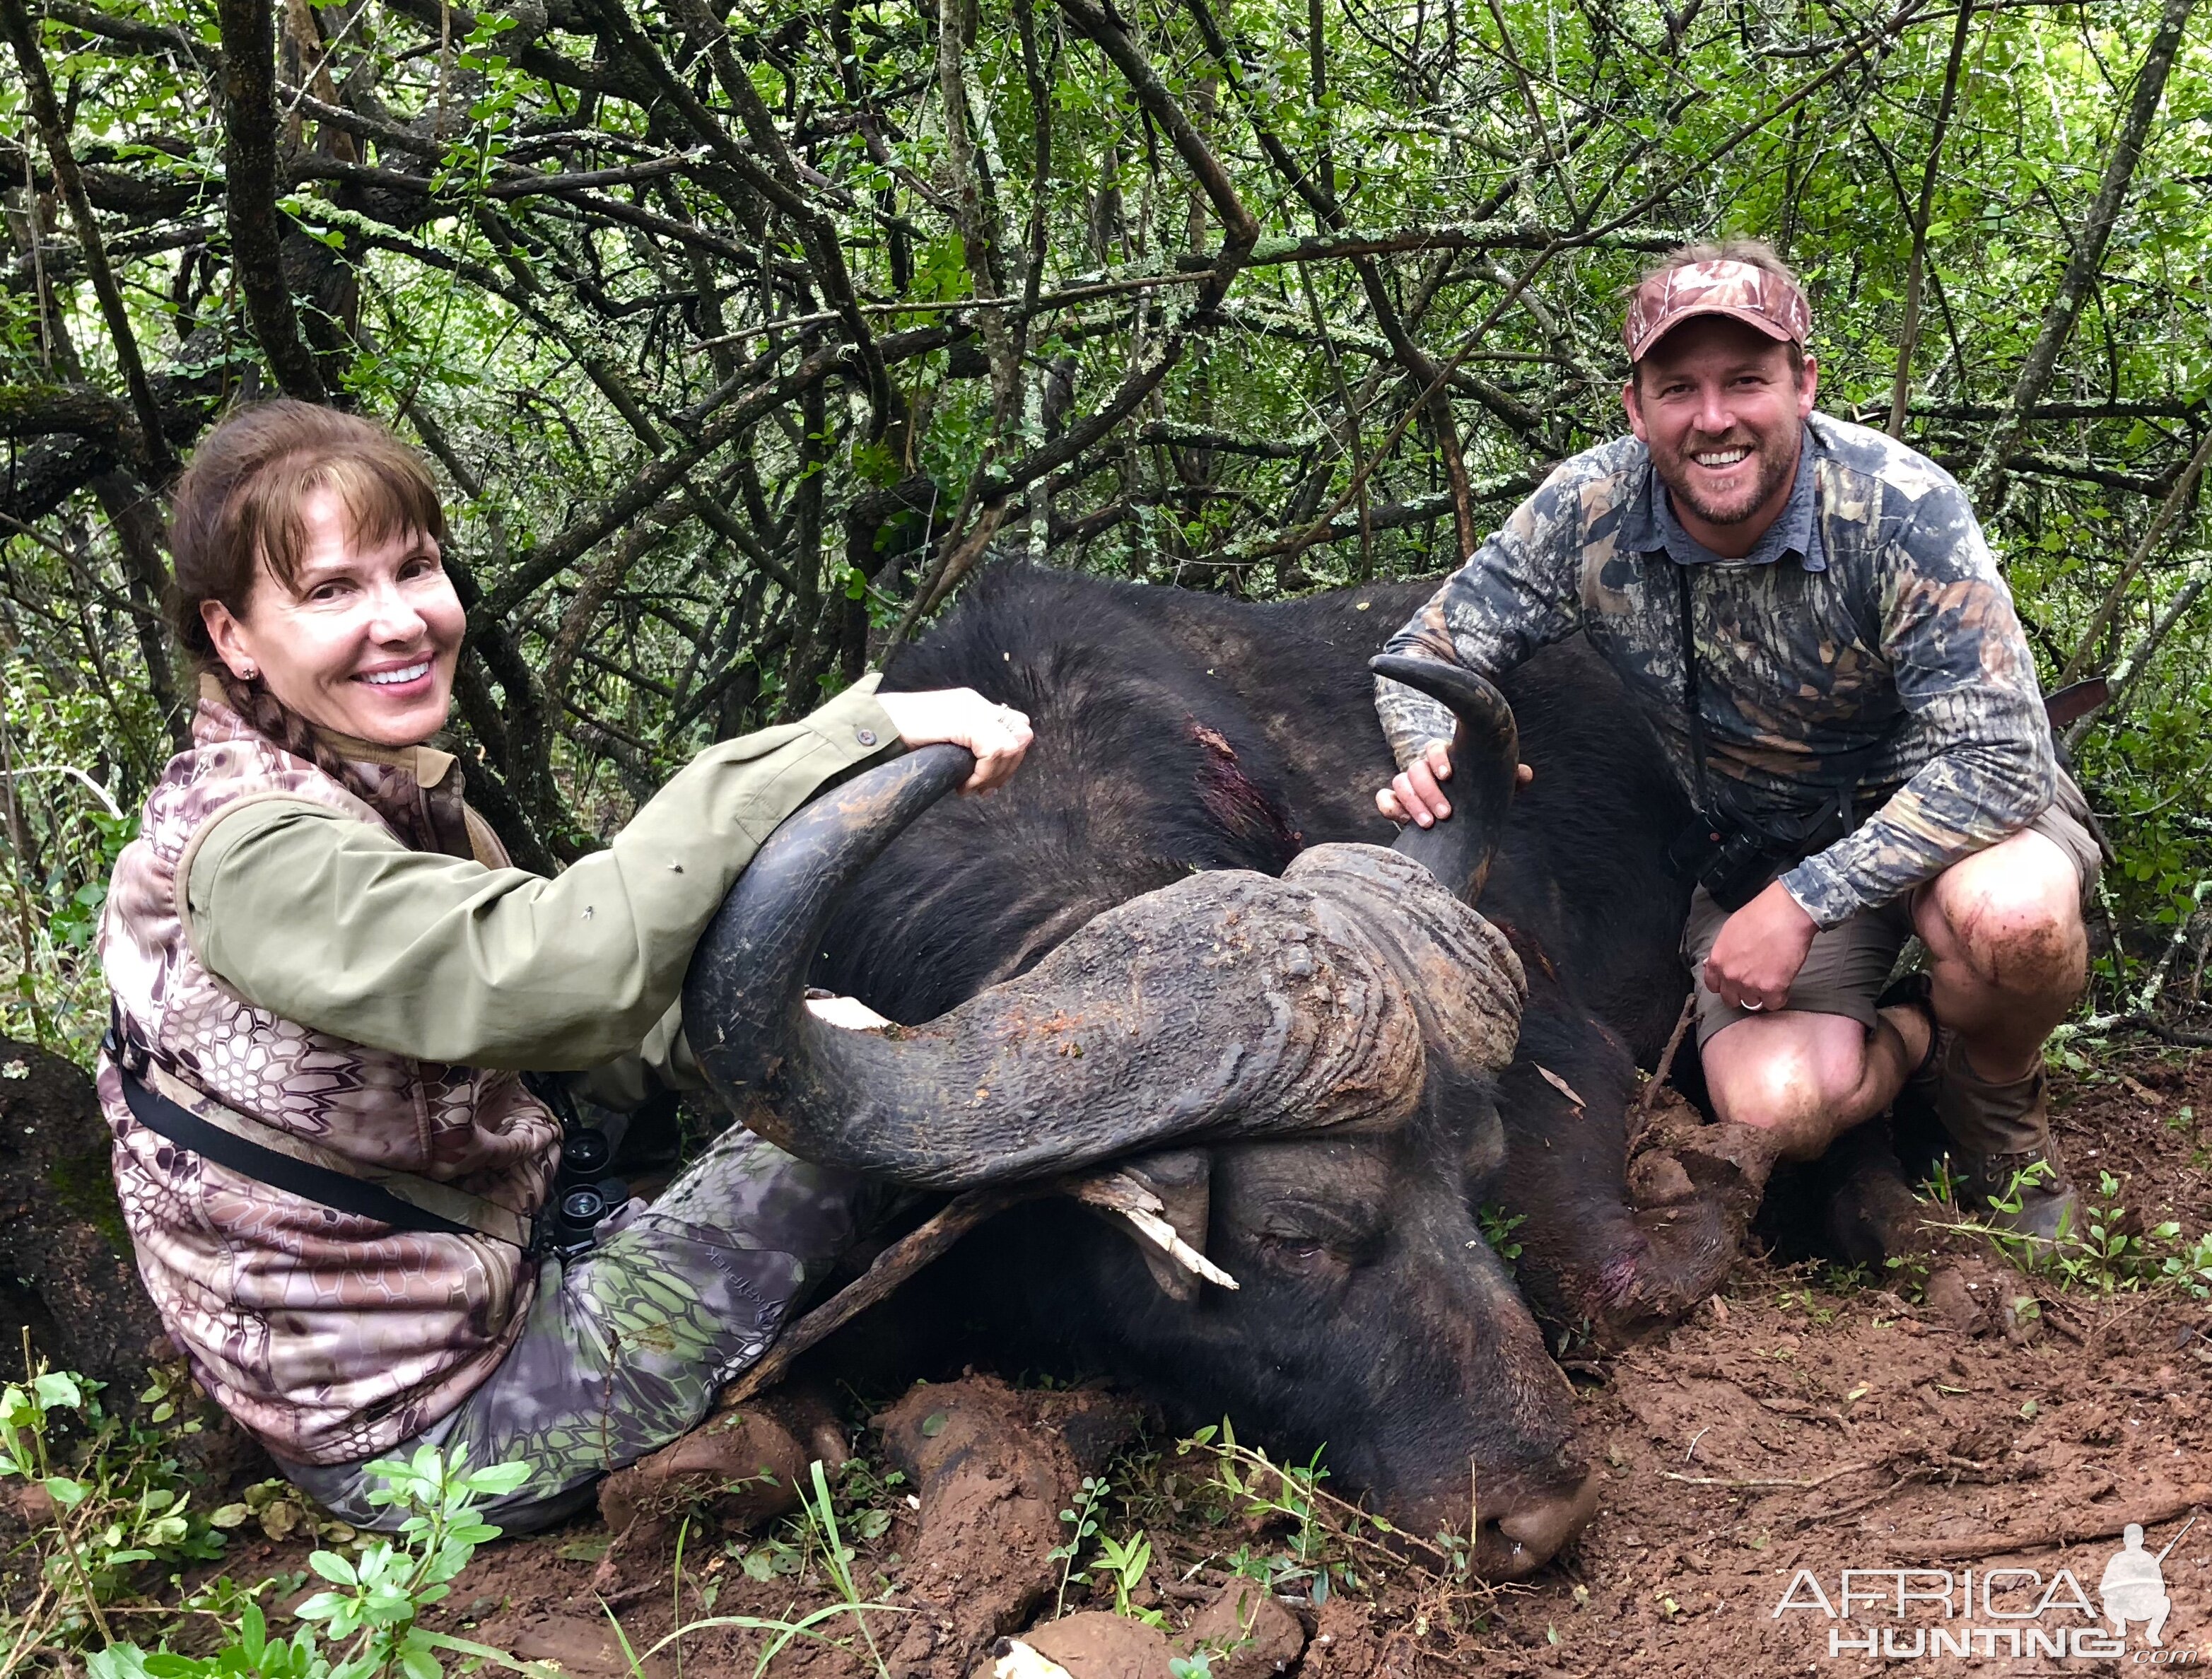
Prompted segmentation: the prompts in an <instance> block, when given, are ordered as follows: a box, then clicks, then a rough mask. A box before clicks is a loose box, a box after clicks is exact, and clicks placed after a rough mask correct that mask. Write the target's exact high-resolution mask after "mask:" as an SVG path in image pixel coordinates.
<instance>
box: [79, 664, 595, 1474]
mask: <svg viewBox="0 0 2212 1679" xmlns="http://www.w3.org/2000/svg"><path fill="white" fill-rule="evenodd" d="M193 739H194V741H195V745H194V746H193V748H192V749H191V751H186V752H184V753H181V754H179V756H178V757H175V758H173V760H171V762H170V763H169V765H168V767H167V770H165V771H164V772H163V774H162V776H161V781H160V782H159V783H157V784H156V786H155V788H154V791H153V792H152V794H150V795H149V797H148V799H147V801H146V808H145V818H144V822H143V826H142V828H141V830H140V834H139V837H138V838H137V840H136V841H135V842H134V843H132V844H131V845H130V846H129V847H128V848H126V849H125V851H124V853H123V855H122V857H121V858H120V859H119V860H118V862H117V864H116V868H115V875H114V879H113V882H112V885H111V887H110V889H109V893H108V898H107V905H106V911H105V914H104V916H103V919H102V922H101V927H100V958H101V961H102V963H103V964H105V967H106V976H107V982H108V986H109V989H110V990H111V991H112V993H113V994H114V996H115V999H116V1002H117V1005H118V1008H119V1009H120V1011H121V1013H122V1014H123V1016H124V1018H125V1022H126V1024H127V1025H128V1026H129V1028H130V1030H131V1033H132V1035H133V1036H134V1037H136V1038H137V1040H138V1041H140V1042H142V1043H146V1044H149V1045H150V1046H151V1048H152V1050H153V1053H154V1055H155V1057H156V1059H158V1060H159V1061H160V1062H161V1063H162V1064H163V1065H165V1066H166V1067H167V1068H169V1069H170V1070H171V1071H172V1072H173V1073H175V1074H178V1075H179V1077H181V1078H182V1079H183V1080H185V1082H186V1083H187V1084H190V1085H191V1086H195V1087H196V1088H198V1089H201V1090H204V1091H205V1092H208V1094H209V1095H210V1096H211V1097H213V1098H216V1099H217V1100H219V1101H221V1102H223V1103H226V1104H229V1105H230V1106H231V1107H234V1108H235V1109H237V1110H239V1111H240V1112H241V1113H246V1114H250V1115H252V1116H254V1117H256V1118H258V1119H261V1120H263V1121H265V1122H268V1123H270V1124H272V1125H280V1126H282V1127H283V1128H285V1129H287V1130H289V1131H292V1132H295V1133H297V1134H298V1135H302V1136H306V1137H310V1138H312V1139H313V1140H314V1141H316V1142H318V1143H319V1144H321V1145H323V1146H324V1147H327V1148H331V1149H333V1150H335V1151H336V1152H337V1153H341V1154H343V1155H346V1156H349V1157H350V1158H352V1159H357V1160H361V1161H362V1162H364V1163H373V1164H374V1165H380V1166H384V1167H387V1168H397V1169H398V1170H401V1171H410V1172H414V1173H416V1174H418V1175H420V1176H422V1177H432V1178H436V1179H439V1180H441V1181H443V1182H447V1183H456V1184H459V1186H461V1187H462V1188H464V1189H470V1190H471V1191H473V1192H475V1193H476V1194H477V1195H483V1196H485V1197H487V1198H488V1199H490V1200H492V1201H497V1202H499V1203H501V1205H504V1206H507V1207H512V1208H515V1209H516V1210H518V1211H527V1210H529V1209H531V1208H534V1207H536V1206H537V1205H538V1203H539V1202H540V1201H542V1200H543V1199H544V1194H545V1190H546V1188H547V1186H548V1184H549V1183H550V1181H551V1179H552V1177H553V1174H554V1171H555V1169H556V1165H557V1153H558V1148H559V1143H560V1127H559V1124H558V1122H556V1120H555V1119H554V1117H553V1116H552V1115H551V1114H550V1113H549V1112H547V1110H545V1108H544V1106H543V1105H542V1104H540V1103H538V1100H537V1099H536V1098H533V1097H532V1096H531V1095H530V1093H529V1092H527V1091H526V1089H525V1088H524V1086H523V1085H522V1083H521V1081H520V1079H519V1078H518V1077H517V1076H516V1075H515V1074H513V1073H506V1072H484V1071H481V1070H478V1069H476V1068H466V1067H447V1066H441V1065H438V1064H435V1063H429V1062H418V1061H415V1060H413V1059H411V1058H410V1057H408V1056H405V1055H397V1054H392V1053H390V1052H388V1051H385V1050H380V1049H368V1048H366V1047H364V1046H362V1045H361V1044H357V1043H348V1042H346V1041H344V1040H343V1039H341V1038H337V1037H331V1036H328V1035H326V1034H324V1033H321V1032H318V1031H312V1030H310V1029H309V1028H307V1027H305V1026H302V1025H298V1024H296V1023H295V1022H292V1021H289V1020H284V1019H279V1018H278V1017H276V1015H273V1014H271V1013H269V1012H267V1011H266V1010H264V1009H260V1008H256V1007H253V1006H252V1004H250V1003H247V1002H246V1001H243V1000H242V999H241V998H240V997H239V996H237V995H235V994H234V993H233V992H231V991H230V990H228V989H227V988H226V987H225V986H224V985H223V984H222V982H221V981H219V980H217V979H216V977H215V976H214V975H212V974H210V972H209V971H208V970H206V969H205V968H204V967H203V966H202V965H201V964H200V962H199V960H198V958H197V957H196V956H195V955H194V954H193V952H192V949H191V942H190V940H188V939H186V938H185V932H184V928H183V927H182V925H181V924H180V923H179V920H178V916H177V909H176V902H177V891H176V886H177V867H178V864H179V861H180V860H181V859H182V857H183V855H184V851H185V847H186V845H187V844H188V843H190V841H191V836H192V835H193V834H194V833H195V832H196V831H197V830H199V829H200V828H201V827H202V826H204V824H206V823H207V822H208V821H209V820H210V818H213V817H214V816H215V815H216V812H219V811H221V810H222V809H223V808H225V807H226V806H228V805H230V804H232V803H234V801H235V800H239V799H241V798H245V797H246V796H248V795H250V794H265V793H283V794H288V795H290V796H294V797H297V798H301V799H307V800H313V801H315V802H317V803H319V804H324V805H328V806H331V807H333V808H335V809H337V810H340V811H343V812H345V813H346V814H347V815H348V816H351V817H356V818H359V819H360V820H362V821H364V822H380V823H382V824H384V825H386V827H388V828H390V829H392V831H393V832H395V833H397V834H398V836H400V838H401V839H402V840H403V841H404V842H406V843H409V844H410V846H413V847H415V848H416V849H438V850H453V849H461V850H462V852H463V855H465V843H464V844H460V845H457V844H456V843H454V842H453V838H452V830H453V827H454V824H453V822H452V821H451V820H450V819H448V820H447V821H442V822H441V821H440V820H438V819H437V818H440V817H441V816H442V817H447V818H451V817H453V816H454V815H457V814H458V810H457V808H456V810H454V811H452V812H448V811H445V810H442V809H441V808H439V806H440V804H441V800H438V799H437V798H435V796H434V795H433V794H432V792H431V790H430V789H422V788H416V785H415V782H414V778H413V777H412V776H410V775H408V774H407V773H406V772H404V771H401V770H392V769H391V768H389V767H388V766H369V765H364V766H362V773H363V777H364V781H365V782H366V784H368V785H369V786H370V787H372V788H373V789H374V793H375V794H376V797H377V804H376V805H375V806H371V805H368V804H367V803H364V802H363V801H362V800H360V799H358V798H356V797H355V796H354V795H353V794H351V793H349V792H348V791H347V790H346V789H345V788H343V787H342V786H341V785H340V784H339V783H338V782H336V781H334V780H332V779H331V777H330V776H325V774H323V772H322V771H320V770H318V769H316V768H315V767H314V766H313V765H312V764H310V763H307V762H305V761H304V760H302V759H300V758H296V757H292V756H291V755H289V753H286V752H284V751H282V750H280V749H279V748H278V747H276V745H272V744H271V743H270V741H268V740H267V739H264V738H263V737H261V736H260V735H258V734H257V733H254V732H253V731H252V729H251V728H250V727H247V725H246V723H244V722H243V721H241V720H240V718H239V717H238V716H237V715H235V714H234V713H233V712H232V711H230V710H229V709H228V708H227V707H224V706H222V705H220V704H217V703H213V702H210V701H207V700H203V701H202V702H201V704H200V709H199V713H198V715H197V717H196V719H195V720H194V725H193ZM442 802H444V803H450V804H452V805H453V806H456V807H457V806H458V800H451V799H448V800H444V801H442ZM441 829H444V830H447V831H446V832H445V833H444V834H442V835H441V833H440V831H439V830H441ZM441 840H443V841H444V842H445V843H440V842H441ZM271 936H274V937H283V936H286V935H285V934H283V931H282V930H281V929H271ZM99 1088H100V1102H101V1104H102V1106H103V1108H104V1109H105V1110H106V1117H107V1121H108V1124H109V1127H110V1128H111V1130H112V1133H113V1135H114V1141H115V1153H114V1159H115V1181H116V1188H117V1189H118V1193H119V1195H120V1196H121V1200H122V1204H123V1213H124V1219H125V1223H126V1225H127V1226H129V1229H130V1232H131V1241H132V1243H133V1244H134V1246H135V1247H136V1249H137V1258H138V1268H139V1274H140V1275H141V1276H142V1277H143V1279H144V1281H145V1284H146V1287H147V1291H148V1293H150V1294H151V1295H152V1296H153V1299H154V1303H155V1307H156V1308H157V1309H158V1310H159V1311H160V1312H161V1320H162V1323H163V1324H164V1325H165V1326H166V1327H167V1329H168V1332H169V1335H170V1336H171V1338H172V1339H173V1340H174V1341H176V1342H177V1343H178V1344H179V1347H181V1348H182V1349H183V1350H184V1351H185V1354H186V1355H187V1356H188V1357H189V1358H190V1359H191V1364H192V1367H193V1372H194V1373H195V1374H196V1375H197V1377H198V1378H199V1380H200V1383H201V1384H202V1385H203V1386H204V1387H205V1388H206V1389H207V1390H208V1391H209V1393H210V1395H212V1396H214V1398H215V1399H216V1402H218V1403H219V1404H221V1405H222V1408H224V1409H225V1410H226V1411H228V1412H229V1413H230V1414H231V1415H233V1416H234V1417H236V1418H237V1419H238V1420H240V1422H242V1423H244V1424H245V1425H246V1427H248V1428H250V1429H252V1431H253V1432H254V1433H256V1434H257V1435H258V1436H259V1437H260V1438H261V1439H262V1440H263V1442H264V1444H265V1445H268V1446H269V1447H270V1450H271V1451H275V1452H276V1453H277V1454H278V1455H280V1456H281V1457H286V1458H289V1459H290V1460H292V1461H293V1462H295V1463H355V1462H358V1461H360V1460H362V1459H363V1458H366V1457H373V1456H374V1455H376V1454H377V1453H379V1452H381V1451H385V1450H386V1448H388V1447H390V1446H392V1445H395V1444H397V1443H398V1442H399V1441H401V1440H404V1439H409V1438H410V1437H411V1436H413V1435H415V1434H417V1433H421V1432H422V1430H423V1429H424V1428H425V1427H428V1426H429V1425H430V1424H431V1423H433V1422H435V1421H436V1420H438V1419H439V1418H441V1417H442V1416H444V1415H445V1414H447V1412H449V1411H451V1410H453V1408H454V1407H456V1406H457V1405H459V1403H460V1402H461V1401H462V1400H463V1399H464V1398H465V1397H466V1396H468V1394H469V1393H470V1392H471V1390H473V1389H474V1388H475V1387H476V1386H477V1384H479V1383H481V1382H482V1381H483V1379H484V1378H486V1377H487V1376H489V1374H490V1373H491V1372H492V1371H493V1370H494V1369H495V1367H497V1366H498V1364H499V1362H500V1360H501V1359H502V1358H504V1357H505V1356H506V1354H507V1348H508V1347H509V1346H510V1345H511V1344H512V1343H513V1340H514V1337H515V1335H517V1334H518V1333H519V1332H520V1329H521V1327H522V1324H523V1321H524V1317H525V1315H526V1308H527V1307H528V1305H529V1303H530V1298H531V1294H532V1286H533V1283H534V1276H533V1274H532V1271H531V1270H530V1269H528V1268H525V1267H524V1266H523V1265H522V1263H521V1258H520V1255H519V1254H518V1253H517V1252H516V1251H515V1250H513V1248H511V1247H508V1246H507V1245H505V1244H501V1243H497V1242H492V1241H489V1240H485V1239H482V1238H471V1237H453V1236H429V1235H412V1234H404V1233H398V1232H391V1231H389V1230H387V1228H386V1226H382V1225H380V1224H377V1223H374V1221H372V1220H366V1219H360V1218H356V1217H352V1216H350V1215H348V1214H341V1213H337V1212H333V1211H331V1210H329V1209H326V1208H321V1207H318V1206H316V1205H314V1204H313V1203H312V1202H309V1201H301V1200H300V1199H298V1198H296V1197H295V1196H292V1195H286V1194H284V1193H283V1192H282V1191H280V1190H276V1189H270V1188H268V1187H267V1186H265V1185H263V1184H260V1183H256V1182H254V1181H253V1180H252V1179H250V1178H246V1177H240V1176H238V1175H237V1174H235V1173H234V1172H231V1171H228V1170H227V1169H226V1168H224V1167H222V1166H218V1165H215V1164H213V1163H212V1162H210V1161H207V1160H204V1159H201V1157H199V1156H198V1155H197V1154H194V1153H190V1152H189V1151H186V1150H182V1149H179V1148H176V1147H173V1146H172V1145H170V1144H169V1143H168V1142H167V1141H165V1140H164V1139H162V1138H161V1137H160V1136H158V1135H155V1133H153V1132H151V1131H149V1130H147V1129H146V1128H143V1127H142V1126H141V1125H139V1124H138V1123H137V1121H136V1120H135V1119H133V1118H132V1117H131V1112H130V1110H129V1109H128V1108H127V1107H126V1106H125V1104H124V1101H123V1092H122V1080H121V1078H120V1076H119V1075H118V1073H117V1072H116V1070H115V1068H113V1067H112V1065H111V1064H109V1063H108V1062H106V1060H105V1059H104V1058H103V1060H102V1062H101V1065H100V1079H99Z"/></svg>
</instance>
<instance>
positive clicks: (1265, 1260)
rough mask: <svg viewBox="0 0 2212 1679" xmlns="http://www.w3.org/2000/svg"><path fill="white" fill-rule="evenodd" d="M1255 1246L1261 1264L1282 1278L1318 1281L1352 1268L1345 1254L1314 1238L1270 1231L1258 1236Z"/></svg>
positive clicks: (1348, 1257)
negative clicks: (1257, 1247)
mask: <svg viewBox="0 0 2212 1679" xmlns="http://www.w3.org/2000/svg"><path fill="white" fill-rule="evenodd" d="M1258 1246H1259V1250H1260V1259H1261V1263H1262V1264H1264V1265H1266V1266H1267V1268H1268V1269H1269V1270H1271V1271H1274V1272H1276V1273H1278V1274H1280V1275H1283V1276H1289V1277H1303V1278H1309V1279H1312V1280H1314V1281H1322V1280H1325V1279H1334V1278H1338V1277H1341V1276H1343V1275H1345V1274H1346V1273H1348V1272H1349V1271H1350V1270H1351V1268H1352V1256H1351V1255H1350V1254H1349V1253H1347V1252H1346V1251H1345V1250H1343V1249H1342V1248H1340V1247H1339V1246H1337V1245H1336V1244H1333V1243H1330V1242H1328V1241H1324V1240H1323V1239H1322V1238H1320V1237H1318V1236H1313V1235H1310V1234H1300V1233H1290V1232H1273V1231H1270V1232H1264V1233H1262V1234H1261V1237H1260V1239H1259V1244H1258Z"/></svg>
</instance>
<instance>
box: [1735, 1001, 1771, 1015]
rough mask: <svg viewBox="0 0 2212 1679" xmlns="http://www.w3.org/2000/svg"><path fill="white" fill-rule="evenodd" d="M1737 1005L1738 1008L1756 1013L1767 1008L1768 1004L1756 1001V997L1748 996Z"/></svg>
mask: <svg viewBox="0 0 2212 1679" xmlns="http://www.w3.org/2000/svg"><path fill="white" fill-rule="evenodd" d="M1736 1007H1738V1008H1742V1009H1748V1010H1749V1011H1750V1012H1751V1013H1753V1014H1756V1013H1759V1010H1760V1009H1762V1008H1765V1007H1766V1005H1765V1003H1762V1002H1759V1001H1756V1000H1755V999H1753V998H1750V997H1747V998H1745V999H1744V1000H1743V1001H1741V1002H1740V1003H1738V1004H1737V1005H1736Z"/></svg>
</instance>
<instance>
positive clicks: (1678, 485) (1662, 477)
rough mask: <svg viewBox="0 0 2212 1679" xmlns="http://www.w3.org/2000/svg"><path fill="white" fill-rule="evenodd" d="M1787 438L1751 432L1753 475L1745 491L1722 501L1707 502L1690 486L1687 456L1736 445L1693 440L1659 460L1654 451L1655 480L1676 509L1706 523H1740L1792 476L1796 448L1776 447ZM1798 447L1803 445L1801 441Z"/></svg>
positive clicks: (1761, 506)
mask: <svg viewBox="0 0 2212 1679" xmlns="http://www.w3.org/2000/svg"><path fill="white" fill-rule="evenodd" d="M1787 441H1788V439H1787V437H1786V435H1785V436H1784V437H1783V438H1781V439H1776V438H1771V437H1766V436H1761V435H1758V434H1753V439H1752V445H1751V448H1752V459H1753V461H1755V462H1756V463H1757V465H1758V472H1757V475H1756V476H1755V477H1754V478H1753V480H1752V484H1751V488H1750V490H1748V491H1739V492H1737V494H1736V495H1735V496H1732V497H1730V498H1729V500H1728V501H1726V502H1708V501H1706V500H1705V499H1704V498H1703V497H1702V496H1699V494H1698V492H1697V491H1696V490H1694V489H1693V488H1692V486H1691V482H1690V473H1691V471H1692V470H1694V467H1695V463H1694V462H1692V460H1691V459H1690V457H1691V456H1692V455H1693V454H1695V453H1699V452H1701V451H1702V452H1704V453H1708V454H1710V453H1714V452H1715V451H1716V450H1718V449H1723V448H1729V447H1737V446H1735V445H1732V444H1727V443H1720V444H1715V443H1693V444H1691V445H1689V446H1688V447H1686V448H1684V449H1683V450H1681V451H1680V453H1675V454H1673V455H1669V456H1668V457H1666V458H1663V459H1662V457H1661V456H1659V455H1657V454H1656V453H1655V454H1654V455H1653V456H1652V458H1651V465H1652V466H1653V468H1654V469H1655V470H1656V471H1657V472H1658V474H1659V481H1660V482H1661V483H1662V484H1665V485H1666V486H1667V488H1668V491H1669V492H1670V493H1671V494H1672V495H1673V496H1674V503H1675V505H1676V506H1677V507H1678V508H1686V509H1687V510H1688V511H1689V512H1690V513H1692V514H1695V515H1696V516H1697V517H1698V518H1699V519H1702V520H1705V523H1706V524H1708V525H1723V526H1725V525H1741V524H1742V523H1743V521H1744V520H1747V519H1748V518H1750V517H1751V516H1752V514H1755V513H1757V512H1758V511H1759V508H1763V507H1765V505H1766V500H1767V497H1768V496H1771V495H1773V494H1774V492H1775V490H1777V489H1778V488H1779V487H1780V486H1781V485H1782V484H1784V483H1786V482H1787V481H1788V480H1789V479H1790V478H1793V477H1794V476H1796V471H1797V451H1796V449H1787V450H1785V449H1783V448H1778V447H1776V445H1777V443H1778V442H1781V443H1786V442H1787ZM1799 447H1803V445H1802V443H1801V444H1800V445H1799Z"/></svg>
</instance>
